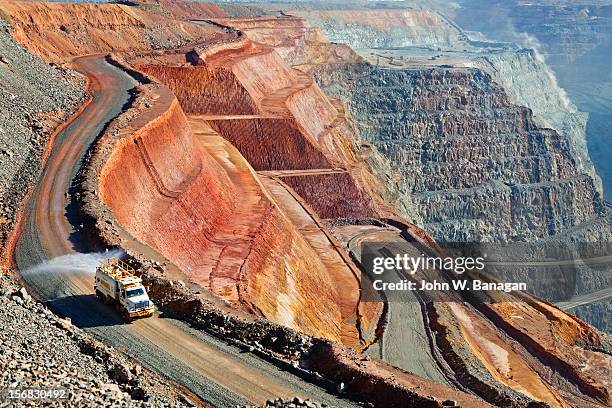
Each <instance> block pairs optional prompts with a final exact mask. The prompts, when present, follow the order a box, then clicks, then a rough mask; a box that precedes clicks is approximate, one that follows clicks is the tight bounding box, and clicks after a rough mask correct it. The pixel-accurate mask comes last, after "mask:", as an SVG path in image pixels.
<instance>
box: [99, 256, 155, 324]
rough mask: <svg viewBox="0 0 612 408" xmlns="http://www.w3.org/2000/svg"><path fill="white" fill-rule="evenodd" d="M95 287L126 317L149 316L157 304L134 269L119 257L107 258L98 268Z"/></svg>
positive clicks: (103, 297) (128, 318)
mask: <svg viewBox="0 0 612 408" xmlns="http://www.w3.org/2000/svg"><path fill="white" fill-rule="evenodd" d="M94 289H95V291H96V296H97V297H98V299H100V300H101V301H102V302H104V303H107V304H111V305H114V307H115V309H116V310H117V311H118V312H119V313H121V315H122V316H123V318H124V319H126V320H131V319H134V318H138V317H149V316H151V315H152V314H153V312H154V311H155V305H154V304H153V302H151V300H150V299H149V295H148V294H147V291H146V289H145V287H144V286H143V284H142V279H140V278H139V277H138V276H136V274H135V273H134V269H133V268H132V267H130V266H129V265H128V264H126V263H125V262H122V261H121V260H119V259H117V258H110V259H106V260H104V261H102V262H100V264H99V265H98V267H97V269H96V282H95V286H94Z"/></svg>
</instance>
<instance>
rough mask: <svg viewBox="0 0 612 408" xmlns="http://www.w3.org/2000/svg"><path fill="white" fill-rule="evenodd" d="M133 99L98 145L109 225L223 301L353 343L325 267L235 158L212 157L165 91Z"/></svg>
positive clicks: (150, 90) (150, 88) (153, 88)
mask: <svg viewBox="0 0 612 408" xmlns="http://www.w3.org/2000/svg"><path fill="white" fill-rule="evenodd" d="M138 101H139V104H140V105H138V104H137V105H136V106H137V107H136V108H133V109H132V110H130V111H128V112H127V113H126V114H124V116H123V117H125V118H126V119H123V120H124V121H125V120H128V122H127V123H123V124H122V123H121V122H118V121H116V122H115V123H117V127H116V128H115V129H116V130H111V131H109V132H107V136H105V137H103V138H102V139H101V142H100V145H99V147H98V149H97V150H98V153H97V155H96V160H97V162H98V163H100V167H99V173H98V174H99V188H100V197H101V199H102V201H103V202H104V203H105V204H106V205H107V206H108V207H109V208H110V210H111V211H112V213H113V215H114V217H116V219H117V221H118V222H119V223H120V224H121V225H122V226H123V227H124V228H125V229H126V230H127V231H128V232H129V233H130V234H131V235H132V236H133V237H134V238H135V239H137V240H138V241H140V242H143V243H145V244H147V245H149V246H150V247H152V248H154V249H155V250H157V251H159V252H160V253H161V254H162V255H164V256H165V257H166V258H167V259H169V260H170V261H172V262H173V263H174V264H175V265H177V266H178V267H179V268H180V269H181V270H182V271H184V273H185V274H186V275H187V276H188V277H189V278H190V280H191V281H193V282H195V283H198V284H200V285H202V286H204V287H206V288H208V289H210V290H211V291H212V292H213V293H215V294H217V295H219V296H221V297H223V298H224V299H226V300H228V301H229V302H231V303H233V304H235V305H237V306H241V307H243V308H246V309H247V310H249V311H251V312H253V313H256V314H259V315H262V316H265V317H266V318H268V319H270V320H272V321H275V322H278V323H281V324H284V325H286V326H288V327H292V328H295V329H297V330H300V331H303V332H305V333H309V334H313V335H316V336H322V337H326V338H330V339H333V340H340V339H341V338H343V337H345V338H347V342H348V341H349V340H351V341H352V344H355V341H356V339H355V337H353V338H351V337H350V335H348V336H347V333H351V330H350V329H348V331H347V330H345V328H344V327H343V325H342V321H343V318H342V315H341V312H340V310H339V306H338V300H337V297H338V296H339V295H338V293H337V292H336V287H335V286H334V285H333V284H332V282H331V281H330V275H329V274H328V273H326V268H325V266H324V265H323V264H322V263H321V261H320V260H319V258H318V256H317V255H316V253H315V252H314V251H313V249H312V247H311V246H310V245H309V244H308V243H307V242H306V241H305V240H304V239H303V238H302V236H301V235H300V234H299V233H298V232H297V231H296V230H295V229H294V227H293V226H292V225H291V224H290V223H289V222H288V220H287V219H286V218H285V216H284V215H283V214H282V213H281V212H279V210H278V208H277V207H276V206H274V205H273V204H272V203H271V202H270V201H269V199H268V198H267V196H266V194H265V193H264V192H263V191H262V190H261V187H260V185H259V184H258V183H257V181H256V180H255V178H254V176H253V175H252V174H251V173H250V170H249V167H248V165H245V164H242V165H241V164H240V162H239V161H236V160H239V158H240V156H237V157H236V158H226V159H225V161H222V162H218V161H217V159H215V158H213V157H212V156H211V155H210V153H208V150H207V149H206V148H205V144H203V143H202V142H201V141H199V140H198V138H196V137H195V136H194V134H193V133H192V131H191V128H190V126H189V124H188V123H187V119H186V117H185V115H184V113H183V111H182V110H181V108H180V105H179V103H178V101H177V100H176V98H175V97H174V96H173V95H172V94H171V93H170V92H169V90H168V89H167V88H165V87H163V86H159V85H147V86H145V88H142V89H141V93H140V95H139V99H138ZM119 120H121V117H120V119H119ZM120 124H121V126H120V127H119V125H120ZM111 129H113V128H111ZM228 160H232V161H233V162H234V164H232V165H227V166H226V165H225V164H224V163H226V162H227V161H228ZM230 164H231V163H230ZM240 166H242V168H241V167H240ZM127 169H129V171H128V170H127ZM127 198H129V199H127ZM315 292H316V293H317V296H316V297H313V296H311V294H312V293H315ZM353 307H355V305H353ZM329 322H336V324H335V325H330V324H329ZM353 327H354V326H353ZM354 330H355V329H353V333H354ZM355 335H356V334H355Z"/></svg>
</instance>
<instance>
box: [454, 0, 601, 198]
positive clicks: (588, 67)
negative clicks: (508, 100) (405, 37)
mask: <svg viewBox="0 0 612 408" xmlns="http://www.w3.org/2000/svg"><path fill="white" fill-rule="evenodd" d="M461 3H462V7H461V8H460V9H457V10H456V17H455V18H456V19H457V21H458V22H459V24H461V25H462V26H463V27H465V28H466V29H469V30H478V31H481V32H483V33H484V34H485V35H487V36H488V37H491V38H498V39H505V40H508V41H515V42H518V43H523V44H525V45H526V46H530V47H536V48H537V49H538V50H539V52H540V53H541V54H542V55H543V56H544V57H545V58H546V62H547V64H548V65H549V66H550V67H551V68H552V70H553V71H554V72H555V74H556V77H557V78H558V80H559V84H560V85H561V86H562V87H563V88H564V89H565V90H566V91H567V93H568V95H569V96H570V97H571V99H572V101H573V102H574V103H575V104H576V105H577V106H578V108H579V109H580V110H581V111H584V112H588V113H589V120H588V125H587V134H588V142H589V151H590V156H591V158H592V160H593V162H594V164H595V166H596V168H597V172H598V174H599V175H600V176H601V177H602V179H603V181H604V193H605V195H606V199H607V200H608V201H610V200H612V165H611V164H610V163H611V162H610V160H609V155H610V150H609V139H610V132H609V129H610V125H611V124H612V115H610V110H611V104H610V100H609V98H608V95H610V92H611V90H612V81H611V80H610V78H609V76H607V75H605V74H604V73H605V72H608V70H609V66H610V63H611V62H612V60H611V55H612V53H611V52H610V49H611V46H610V44H611V41H612V36H611V33H612V30H611V23H610V21H611V20H610V16H612V5H611V4H610V2H606V1H598V0H593V1H585V2H579V3H576V2H568V1H555V2H551V1H538V2H530V3H523V2H519V1H496V2H494V3H493V4H492V2H490V1H487V2H486V5H485V4H484V3H483V2H482V1H479V0H464V1H462V2H461ZM502 21H503V24H500V23H501V22H502Z"/></svg>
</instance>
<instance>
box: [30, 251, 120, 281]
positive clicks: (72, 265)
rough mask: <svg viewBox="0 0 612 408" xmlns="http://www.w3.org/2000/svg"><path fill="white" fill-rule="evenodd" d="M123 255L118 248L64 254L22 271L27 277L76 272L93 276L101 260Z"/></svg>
mask: <svg viewBox="0 0 612 408" xmlns="http://www.w3.org/2000/svg"><path fill="white" fill-rule="evenodd" d="M123 255H124V252H123V251H121V250H118V249H117V250H112V251H106V252H91V253H88V254H70V255H62V256H58V257H56V258H53V259H50V260H48V261H44V262H43V263H40V264H38V265H36V266H33V267H31V268H29V269H27V270H25V271H24V272H22V275H23V276H24V277H26V278H27V277H28V276H32V275H44V274H48V273H62V272H71V273H75V272H76V273H83V274H88V275H92V276H93V275H94V274H95V273H96V267H97V266H98V264H99V263H100V261H102V260H105V259H108V258H121V257H122V256H123Z"/></svg>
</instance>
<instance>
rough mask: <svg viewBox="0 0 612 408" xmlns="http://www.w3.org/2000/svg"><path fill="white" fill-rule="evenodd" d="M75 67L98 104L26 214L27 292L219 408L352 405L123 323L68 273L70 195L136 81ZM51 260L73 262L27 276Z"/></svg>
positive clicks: (194, 339)
mask: <svg viewBox="0 0 612 408" xmlns="http://www.w3.org/2000/svg"><path fill="white" fill-rule="evenodd" d="M73 66H74V68H75V69H76V70H77V71H79V72H81V73H83V74H85V75H86V76H87V77H88V78H89V81H90V91H91V93H92V96H93V99H92V101H91V103H90V104H89V105H88V106H87V107H86V108H84V110H83V111H82V113H81V114H80V115H78V116H77V117H76V118H75V119H74V120H73V121H72V122H71V123H70V124H69V125H67V126H66V127H65V128H64V129H63V130H62V131H61V132H60V133H59V134H58V135H57V138H56V140H55V143H54V146H53V148H52V151H51V153H50V156H49V159H48V161H47V164H46V166H45V168H44V170H43V175H42V177H41V179H40V180H39V183H38V185H37V187H36V188H35V190H34V191H33V193H32V196H31V199H30V202H29V203H28V204H27V207H26V209H25V213H24V219H23V224H22V225H23V228H22V230H21V234H20V236H19V238H18V241H17V244H16V247H15V256H14V257H15V263H16V265H17V267H18V269H19V270H20V271H21V274H22V277H23V279H24V281H25V282H26V284H27V285H28V286H29V288H30V289H31V290H33V291H34V292H36V293H37V294H38V295H39V296H40V297H41V298H42V299H43V300H45V301H46V302H47V303H48V304H49V306H50V307H51V308H53V309H54V310H55V311H56V312H57V313H59V314H61V315H64V316H68V317H70V318H71V319H72V322H73V323H74V324H75V325H77V326H79V327H81V328H83V329H85V330H87V331H88V332H89V333H91V334H93V335H94V336H95V337H97V338H99V339H100V340H102V341H103V342H105V343H106V344H109V345H111V346H114V347H115V348H116V349H118V350H121V351H124V352H125V353H126V354H128V355H129V356H131V357H134V358H135V359H137V360H138V361H140V363H141V364H143V365H144V366H145V367H148V368H150V369H153V370H155V371H157V372H159V373H161V374H162V375H164V376H166V377H167V378H169V379H171V380H173V381H175V382H177V383H179V384H181V385H183V386H185V387H187V388H188V389H189V390H191V391H192V392H193V393H194V394H196V395H198V396H199V397H200V398H201V399H203V400H205V401H207V402H210V403H211V404H213V405H215V406H220V407H229V406H236V405H237V404H247V403H256V404H262V403H264V402H265V401H266V400H267V399H269V398H276V397H285V398H288V397H293V396H301V397H310V398H312V399H315V400H318V401H319V402H322V403H327V404H328V405H329V406H342V407H345V406H352V404H351V403H349V402H348V401H345V400H339V399H337V398H336V397H334V396H332V395H330V394H327V393H326V392H325V391H324V390H323V389H321V388H319V387H316V386H314V385H312V384H309V383H307V382H305V381H303V380H301V379H299V378H298V377H296V376H294V375H292V374H290V373H287V372H283V371H282V370H280V369H279V368H277V367H276V366H274V365H272V364H269V363H266V362H263V361H262V360H260V359H258V358H256V357H254V356H253V355H250V354H248V353H241V351H240V350H239V349H237V348H234V347H232V346H229V345H227V344H225V343H224V342H221V341H219V340H218V339H216V338H214V337H212V336H210V335H207V334H204V333H201V332H197V331H194V330H191V329H190V328H189V327H187V326H186V325H185V324H183V323H181V322H179V321H176V320H172V319H167V318H160V317H158V316H155V317H152V318H149V319H143V320H138V321H136V322H134V323H132V324H124V323H123V321H122V320H121V319H120V318H119V316H118V315H117V314H116V312H114V311H113V310H112V309H111V308H109V307H108V306H105V305H103V304H101V303H100V302H98V301H97V299H96V298H95V296H94V295H93V276H92V275H91V274H88V273H83V271H82V270H80V269H79V268H78V267H74V268H72V267H70V259H71V258H72V257H74V258H78V255H77V254H79V253H80V252H81V251H86V250H87V249H86V247H87V246H86V245H83V243H82V242H78V240H77V239H75V236H74V231H75V229H74V228H73V226H72V225H71V224H70V222H69V221H68V218H67V217H68V210H67V208H69V207H68V204H69V200H70V198H69V194H68V192H69V188H70V186H71V183H72V180H73V179H74V177H75V175H76V172H77V171H78V169H79V167H80V164H81V162H82V160H83V157H84V156H85V154H86V152H87V149H88V148H89V146H90V145H91V144H92V143H93V142H94V141H95V139H96V137H97V136H98V135H99V134H100V133H101V131H102V130H103V129H104V126H105V125H106V124H107V123H109V122H110V121H111V120H112V119H113V118H115V117H116V116H117V115H118V114H119V113H120V112H121V111H122V110H123V107H124V105H125V104H126V103H127V102H128V101H129V90H130V89H131V88H133V87H134V86H135V85H136V83H135V82H134V80H133V79H132V78H131V77H129V76H128V75H127V74H126V73H124V72H123V71H121V70H120V69H118V68H116V67H114V66H111V65H110V64H108V63H107V62H106V61H105V59H104V57H103V56H100V55H98V56H86V57H81V58H77V59H75V60H74V61H73ZM85 244H86V243H85ZM71 255H72V257H71ZM58 257H64V258H58ZM53 259H55V260H57V259H65V260H66V261H67V262H64V263H60V265H63V266H61V267H59V268H58V267H54V268H50V269H48V270H46V269H45V268H40V267H39V268H36V270H37V272H36V273H28V271H31V270H32V268H34V267H35V266H37V265H40V264H41V263H43V262H45V261H49V260H53ZM51 262H52V263H53V261H51Z"/></svg>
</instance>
